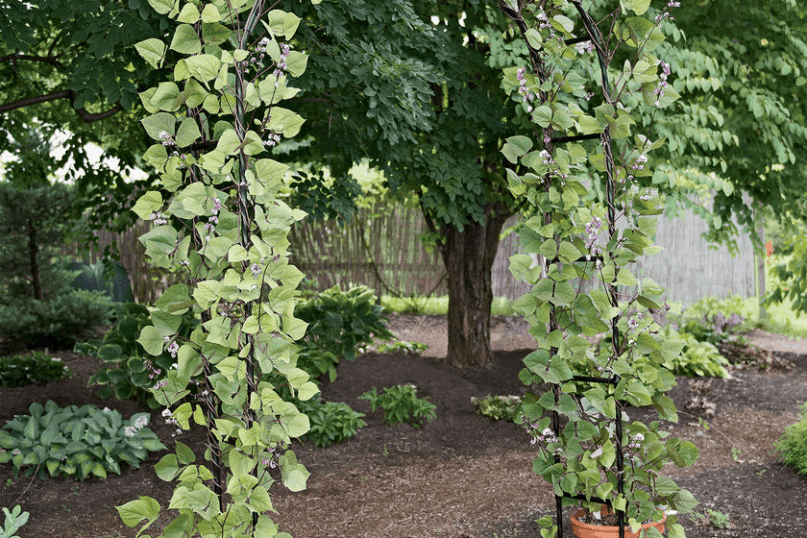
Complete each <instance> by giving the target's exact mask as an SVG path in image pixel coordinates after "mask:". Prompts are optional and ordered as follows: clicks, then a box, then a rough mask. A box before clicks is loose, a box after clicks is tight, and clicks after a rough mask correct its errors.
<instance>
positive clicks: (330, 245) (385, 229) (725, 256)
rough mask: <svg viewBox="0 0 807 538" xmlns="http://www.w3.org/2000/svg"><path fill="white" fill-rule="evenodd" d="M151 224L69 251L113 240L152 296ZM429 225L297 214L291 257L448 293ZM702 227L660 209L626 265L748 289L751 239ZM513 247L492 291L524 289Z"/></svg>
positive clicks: (415, 219) (380, 214)
mask: <svg viewBox="0 0 807 538" xmlns="http://www.w3.org/2000/svg"><path fill="white" fill-rule="evenodd" d="M515 222H516V217H513V218H511V219H510V220H508V222H507V223H506V224H505V229H507V228H508V227H509V226H512V225H513V224H514V223H515ZM148 226H149V224H148V223H139V224H138V225H136V226H135V227H133V228H132V229H131V230H129V231H127V232H126V233H123V234H113V233H109V232H106V231H102V232H100V233H99V234H98V245H97V246H94V245H92V244H88V245H81V246H74V247H71V248H70V249H69V250H68V251H67V254H68V257H69V258H70V259H72V260H77V261H79V260H80V261H85V262H89V263H94V262H96V261H98V260H99V259H101V258H102V257H103V253H104V249H105V248H106V247H107V246H108V245H111V244H112V243H116V244H117V245H118V251H119V253H120V261H121V263H122V264H123V266H124V267H125V268H126V270H127V272H128V274H129V279H130V283H131V285H132V292H133V293H134V296H135V298H136V300H137V301H138V302H140V303H143V304H153V302H154V301H155V300H156V298H157V297H159V295H160V293H161V292H162V290H164V289H165V288H166V287H167V286H168V285H169V284H170V283H171V282H172V277H173V276H172V275H171V274H169V273H167V272H165V271H162V270H155V268H153V267H151V266H149V265H148V264H147V263H146V261H145V256H144V252H145V249H144V248H143V246H142V245H141V244H140V242H139V241H138V240H137V237H138V236H140V235H141V234H143V233H145V232H146V231H147V230H148ZM427 231H428V229H427V227H426V224H425V222H424V220H423V218H422V215H421V214H420V212H419V210H418V209H415V208H406V207H403V206H400V205H395V206H391V207H387V208H383V207H382V208H378V207H376V208H374V210H373V213H372V214H371V213H370V212H369V211H367V210H360V211H358V212H357V214H356V215H354V218H353V220H352V221H351V222H350V223H347V224H346V225H345V226H344V227H342V228H340V227H339V226H337V225H336V224H335V223H334V222H324V223H323V222H301V223H298V225H296V226H295V227H294V228H293V229H292V233H291V235H290V238H289V239H290V242H291V251H292V263H294V264H295V265H296V266H297V267H298V268H299V269H300V270H301V271H303V272H304V273H305V274H306V276H307V277H308V278H309V279H311V280H313V281H315V285H316V287H317V289H326V288H329V287H331V286H334V285H338V286H341V287H342V288H343V289H344V288H347V287H348V286H351V285H358V284H363V285H366V286H368V287H370V288H372V289H373V290H375V293H376V294H377V295H381V294H387V295H396V296H403V297H414V296H421V297H422V296H432V295H436V296H439V295H445V294H446V283H445V280H446V270H445V267H444V266H443V263H442V260H441V259H440V256H439V254H438V253H437V252H436V250H432V251H431V252H430V251H428V250H427V249H426V248H425V247H424V245H423V243H422V242H421V240H420V236H421V235H422V234H424V233H426V232H427ZM704 231H706V223H705V222H704V221H703V220H702V219H700V218H699V217H698V216H696V215H694V214H693V213H692V212H684V213H683V216H679V217H678V218H676V219H668V218H665V217H660V218H659V222H658V230H657V234H656V243H657V244H658V245H661V246H662V247H664V250H663V251H662V252H661V253H659V254H657V255H655V256H652V257H645V258H643V259H641V260H639V262H638V263H637V264H636V266H633V267H630V268H629V269H630V270H631V271H632V272H633V273H634V274H636V276H637V277H638V278H639V279H641V278H642V277H645V276H649V277H650V278H652V279H653V280H654V281H655V282H656V283H657V284H659V285H660V286H661V287H662V288H665V289H666V290H667V294H666V296H665V297H666V299H667V300H668V301H683V302H684V303H691V302H694V301H697V300H698V299H700V298H701V297H703V296H705V295H708V294H712V295H716V296H718V297H725V296H729V295H732V294H740V295H742V296H745V297H750V296H753V295H754V255H753V247H752V244H751V241H750V239H749V238H748V237H741V238H740V239H739V241H738V247H739V249H738V250H739V254H738V256H737V257H734V258H732V256H731V254H730V253H729V251H728V249H727V248H725V247H721V248H719V249H717V250H715V249H714V248H711V249H710V246H709V244H708V243H706V241H705V240H704V239H703V238H702V237H701V234H702V233H703V232H704ZM82 251H84V252H83V253H82ZM518 251H519V248H518V234H517V233H511V234H509V235H506V236H505V237H504V238H503V239H502V241H501V242H500V244H499V250H498V252H497V255H496V260H495V262H494V265H493V270H492V288H493V294H494V296H497V297H507V298H510V299H516V298H518V297H520V296H522V295H524V294H526V293H528V292H529V286H528V285H527V284H525V283H524V282H519V281H516V280H515V279H514V278H513V276H512V275H511V274H510V271H509V261H508V259H509V257H510V256H512V255H513V254H516V253H518Z"/></svg>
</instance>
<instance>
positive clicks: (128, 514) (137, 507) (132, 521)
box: [115, 495, 160, 527]
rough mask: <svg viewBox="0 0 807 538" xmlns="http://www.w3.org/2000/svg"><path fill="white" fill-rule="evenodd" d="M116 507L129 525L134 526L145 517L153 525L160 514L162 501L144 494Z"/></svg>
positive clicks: (122, 518)
mask: <svg viewBox="0 0 807 538" xmlns="http://www.w3.org/2000/svg"><path fill="white" fill-rule="evenodd" d="M115 508H116V509H117V510H118V514H120V518H121V520H122V521H123V523H124V525H126V526H127V527H134V526H135V525H137V524H139V523H140V522H141V521H143V520H144V519H147V520H148V525H151V524H152V523H154V521H155V520H156V519H157V518H158V517H159V515H160V503H158V502H157V500H156V499H152V498H151V497H145V496H142V495H141V496H140V498H139V499H137V500H135V501H129V502H128V503H126V504H124V505H123V506H116V507H115ZM148 525H146V526H148Z"/></svg>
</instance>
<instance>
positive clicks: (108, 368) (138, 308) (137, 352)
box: [75, 303, 199, 409]
mask: <svg viewBox="0 0 807 538" xmlns="http://www.w3.org/2000/svg"><path fill="white" fill-rule="evenodd" d="M114 312H115V322H114V323H113V325H112V327H111V328H110V329H109V330H108V331H107V332H106V333H105V334H104V336H103V338H100V339H94V340H90V341H88V342H81V343H78V344H76V347H75V351H76V352H77V353H81V354H82V355H87V356H90V357H95V358H96V359H101V360H102V361H104V365H103V366H102V367H101V368H99V369H98V371H97V372H95V373H94V374H93V375H92V377H90V379H89V382H88V384H89V385H93V384H97V385H102V388H101V390H100V391H99V395H100V396H101V397H102V398H109V397H111V396H115V397H116V398H117V399H119V400H127V399H131V400H135V401H138V402H140V403H145V404H147V405H148V406H149V407H150V408H152V409H156V408H157V407H159V404H158V403H157V400H156V399H155V398H154V396H153V395H152V394H151V393H150V392H149V391H148V389H149V388H150V387H152V386H154V385H155V384H157V383H158V382H160V381H161V380H162V379H163V378H165V376H166V372H168V370H169V369H171V367H172V365H173V364H174V363H176V362H177V359H176V358H174V357H173V356H172V355H171V354H170V353H169V352H168V351H164V352H163V353H162V354H161V355H158V356H156V357H154V356H152V355H149V354H148V353H146V350H145V349H143V346H142V345H140V343H139V342H138V341H137V338H138V337H139V335H140V331H141V330H142V329H143V327H146V326H147V325H151V321H150V318H149V311H148V309H147V308H146V307H144V306H142V305H139V304H135V303H116V304H115V305H114ZM176 320H177V321H180V326H179V337H180V338H188V337H189V336H190V334H191V332H192V331H193V329H194V327H196V326H197V325H198V324H199V321H198V320H196V319H195V318H194V316H193V313H192V312H190V311H189V312H188V313H186V314H185V315H183V316H182V317H181V318H179V317H177V318H176Z"/></svg>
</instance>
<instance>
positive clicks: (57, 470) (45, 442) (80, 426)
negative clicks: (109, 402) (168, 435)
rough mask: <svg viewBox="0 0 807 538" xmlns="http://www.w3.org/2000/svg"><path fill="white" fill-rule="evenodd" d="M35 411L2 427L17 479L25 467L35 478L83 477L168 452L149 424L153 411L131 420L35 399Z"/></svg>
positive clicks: (5, 456)
mask: <svg viewBox="0 0 807 538" xmlns="http://www.w3.org/2000/svg"><path fill="white" fill-rule="evenodd" d="M29 411H30V412H31V414H30V415H19V416H16V417H14V419H12V420H10V421H8V422H7V423H6V424H5V425H4V426H3V428H2V429H0V447H2V449H3V450H2V451H0V463H9V462H10V463H11V465H12V472H13V475H14V478H16V477H17V476H18V475H19V472H20V470H21V469H25V474H26V475H27V476H31V475H32V474H34V473H37V474H38V475H39V477H40V478H43V479H44V478H45V477H46V476H47V475H48V474H50V476H74V477H76V478H77V479H79V480H82V481H83V480H84V479H85V478H87V477H88V476H91V475H95V476H97V477H99V478H106V477H107V473H108V472H113V473H115V474H120V462H125V463H128V464H129V465H131V466H133V467H140V462H142V461H143V460H145V459H146V457H148V451H152V452H156V451H158V450H165V449H166V447H165V445H163V444H162V443H161V442H160V440H159V439H158V438H157V435H156V434H155V433H154V432H153V431H152V430H151V429H149V428H148V427H147V425H148V422H149V414H148V413H135V414H134V415H132V417H131V418H129V419H128V420H123V418H122V417H121V414H120V413H119V412H117V411H115V410H111V409H108V408H106V409H103V410H101V409H98V407H96V406H94V405H84V406H81V407H77V406H75V405H71V406H69V407H65V408H61V407H59V406H58V405H56V403H55V402H53V401H48V402H47V403H46V404H45V405H44V406H43V405H42V404H40V403H33V404H31V407H30V408H29Z"/></svg>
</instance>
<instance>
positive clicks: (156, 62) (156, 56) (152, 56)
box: [135, 37, 165, 69]
mask: <svg viewBox="0 0 807 538" xmlns="http://www.w3.org/2000/svg"><path fill="white" fill-rule="evenodd" d="M135 49H136V50H137V53H138V54H140V56H141V57H142V58H143V59H144V60H146V61H147V62H148V63H149V64H150V65H151V67H153V68H154V69H159V68H160V67H162V63H163V58H165V43H163V42H162V41H160V40H159V39H157V38H155V37H152V38H150V39H145V40H143V41H141V42H140V43H137V44H136V45H135Z"/></svg>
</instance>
